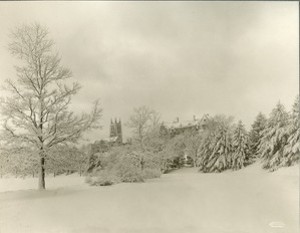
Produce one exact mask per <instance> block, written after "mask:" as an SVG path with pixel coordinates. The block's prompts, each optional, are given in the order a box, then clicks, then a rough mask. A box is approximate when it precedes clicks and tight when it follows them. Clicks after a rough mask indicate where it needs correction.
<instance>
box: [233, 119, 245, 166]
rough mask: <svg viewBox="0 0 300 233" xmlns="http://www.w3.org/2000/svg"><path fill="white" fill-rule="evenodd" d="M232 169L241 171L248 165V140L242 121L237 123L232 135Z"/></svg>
mask: <svg viewBox="0 0 300 233" xmlns="http://www.w3.org/2000/svg"><path fill="white" fill-rule="evenodd" d="M232 144H233V150H234V152H233V154H232V169H234V170H236V169H241V168H242V167H244V166H245V165H246V164H247V163H249V140H248V135H247V132H246V129H245V127H244V125H243V123H242V121H239V122H238V125H237V127H236V128H235V130H234V133H233V143H232Z"/></svg>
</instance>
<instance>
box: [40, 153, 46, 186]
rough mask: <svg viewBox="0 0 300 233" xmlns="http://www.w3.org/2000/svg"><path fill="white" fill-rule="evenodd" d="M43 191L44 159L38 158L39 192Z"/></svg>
mask: <svg viewBox="0 0 300 233" xmlns="http://www.w3.org/2000/svg"><path fill="white" fill-rule="evenodd" d="M44 189H45V158H44V157H43V156H41V158H40V172H39V190H44Z"/></svg>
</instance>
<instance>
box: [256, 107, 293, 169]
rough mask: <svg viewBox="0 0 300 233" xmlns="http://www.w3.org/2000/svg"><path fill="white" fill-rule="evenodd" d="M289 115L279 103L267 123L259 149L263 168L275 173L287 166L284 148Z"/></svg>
mask: <svg viewBox="0 0 300 233" xmlns="http://www.w3.org/2000/svg"><path fill="white" fill-rule="evenodd" d="M288 123H289V115H288V113H287V112H286V110H285V108H284V106H283V105H282V104H281V103H278V104H277V105H276V107H275V108H274V109H273V110H272V112H271V114H270V117H269V119H268V121H267V125H266V128H265V130H264V131H263V137H262V139H261V144H260V148H259V153H260V154H261V158H262V162H263V168H265V169H269V170H271V171H274V170H276V169H278V168H279V167H282V166H285V165H286V161H285V159H284V153H283V152H284V148H285V146H286V145H287V143H288V142H287V140H288V132H287V126H288Z"/></svg>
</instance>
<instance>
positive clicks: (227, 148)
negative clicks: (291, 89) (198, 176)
mask: <svg viewBox="0 0 300 233" xmlns="http://www.w3.org/2000/svg"><path fill="white" fill-rule="evenodd" d="M231 123H232V118H231V117H224V116H216V117H215V119H214V120H213V126H212V127H211V129H210V130H211V132H209V133H208V135H207V137H208V138H207V140H204V144H203V145H201V147H204V148H202V149H201V150H199V151H200V153H203V152H204V151H206V152H208V153H209V154H201V155H200V156H199V157H201V156H204V157H202V159H200V166H199V167H200V171H203V172H222V171H224V170H226V169H230V168H231V164H232V158H231V153H232V132H231V131H232V130H231V129H232V124H231Z"/></svg>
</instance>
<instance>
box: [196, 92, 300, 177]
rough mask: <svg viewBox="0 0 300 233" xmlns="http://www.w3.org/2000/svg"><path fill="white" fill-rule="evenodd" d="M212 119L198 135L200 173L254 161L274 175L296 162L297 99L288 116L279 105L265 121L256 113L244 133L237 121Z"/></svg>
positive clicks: (240, 123)
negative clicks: (199, 137)
mask: <svg viewBox="0 0 300 233" xmlns="http://www.w3.org/2000/svg"><path fill="white" fill-rule="evenodd" d="M232 120H233V119H232V118H229V117H225V116H216V117H213V118H211V119H210V120H209V121H208V124H207V127H206V129H205V130H204V132H203V133H202V135H201V140H200V142H199V151H198V166H199V168H200V171H203V172H221V171H223V170H226V169H233V170H236V169H240V168H242V167H244V166H246V165H248V164H250V163H252V162H253V161H254V160H257V159H259V160H261V162H262V165H263V168H265V169H268V170H270V171H274V170H276V169H278V168H280V167H284V166H291V165H293V164H295V163H297V162H299V156H300V152H299V146H300V145H299V139H300V138H299V135H300V132H299V130H300V129H299V97H297V98H296V101H295V103H294V105H293V108H292V111H291V113H288V112H287V111H286V110H285V108H284V106H283V105H282V104H280V103H278V104H277V105H276V107H275V108H274V109H273V110H272V112H271V114H270V117H269V118H266V117H265V116H264V115H263V114H262V113H259V114H258V116H257V117H256V119H255V121H254V123H253V124H252V127H251V130H250V132H249V133H248V132H247V131H246V129H245V127H244V125H243V123H242V122H241V121H239V122H238V124H236V125H234V124H233V122H232Z"/></svg>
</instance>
